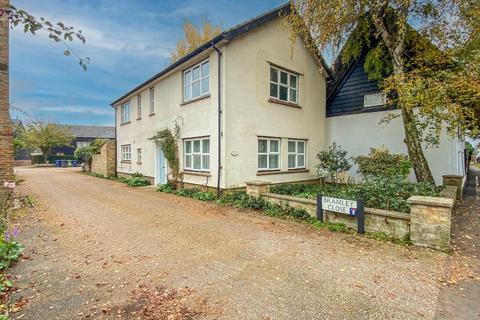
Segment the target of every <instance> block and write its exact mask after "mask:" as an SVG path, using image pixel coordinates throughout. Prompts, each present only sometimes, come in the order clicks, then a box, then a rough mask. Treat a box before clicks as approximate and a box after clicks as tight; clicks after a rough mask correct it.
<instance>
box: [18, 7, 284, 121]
mask: <svg viewBox="0 0 480 320" xmlns="http://www.w3.org/2000/svg"><path fill="white" fill-rule="evenodd" d="M284 2H285V1H284V0H243V1H228V0H202V1H200V0H176V1H167V0H150V1H148V0H42V1H37V0H29V1H27V0H12V4H13V5H15V6H16V7H17V8H21V9H25V10H27V11H28V12H29V13H31V14H33V15H35V16H37V17H45V18H46V19H49V20H51V21H52V22H56V21H62V22H64V23H66V24H67V25H72V26H75V27H77V28H78V29H81V30H82V32H83V33H84V35H85V37H86V38H87V43H86V44H85V45H81V44H80V43H79V42H77V43H73V44H72V47H73V49H74V50H75V51H76V52H77V53H78V54H79V55H80V56H82V57H86V56H88V57H90V58H91V63H90V65H89V67H88V70H87V71H86V72H84V71H83V70H82V69H81V68H80V66H79V65H78V63H77V61H76V60H75V58H73V57H66V56H64V55H63V54H62V52H63V51H64V50H65V48H64V47H63V45H62V44H58V43H54V42H52V41H51V40H49V39H48V38H47V37H46V36H45V35H43V34H40V35H37V36H32V35H30V34H24V33H23V31H22V29H21V28H16V29H13V30H12V31H11V34H10V102H11V105H12V107H13V108H12V117H17V116H18V117H20V118H24V119H27V120H29V119H30V120H31V119H34V120H36V119H41V120H45V121H54V122H60V123H67V124H96V125H113V124H114V118H113V109H112V108H111V107H110V102H112V101H113V100H115V99H116V98H118V97H119V96H121V95H122V94H123V93H125V92H127V91H128V90H130V89H132V88H133V87H134V86H135V85H137V84H139V83H140V82H142V81H143V80H145V79H147V78H148V77H150V76H151V75H153V74H155V73H157V72H158V71H160V70H161V69H163V68H164V67H165V66H167V64H168V56H169V53H170V51H171V50H172V48H174V46H175V44H176V41H177V40H178V39H179V38H180V37H181V36H182V29H181V27H182V24H183V22H185V21H187V20H188V21H192V22H194V23H197V24H198V23H200V21H201V19H202V18H207V19H209V20H210V21H212V22H213V23H214V24H218V25H221V26H222V27H223V28H229V27H231V26H233V25H235V24H238V23H241V22H243V21H244V20H247V19H249V18H252V17H254V16H256V15H258V14H261V13H263V12H265V11H268V10H270V9H272V8H274V7H276V6H278V5H280V4H282V3H284ZM18 109H20V110H21V111H17V110H18Z"/></svg>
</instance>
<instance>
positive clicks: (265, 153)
mask: <svg viewBox="0 0 480 320" xmlns="http://www.w3.org/2000/svg"><path fill="white" fill-rule="evenodd" d="M260 140H265V141H267V151H266V152H259V150H258V144H259V142H260ZM270 141H277V143H278V151H277V152H272V151H271V150H270ZM281 142H282V141H281V139H280V138H267V137H259V138H258V140H257V170H258V171H278V170H280V168H281V166H282V157H281V154H282V153H281V151H282V143H281ZM260 155H266V156H267V167H266V168H260V161H259V159H258V158H259V156H260ZM270 155H278V167H276V168H270Z"/></svg>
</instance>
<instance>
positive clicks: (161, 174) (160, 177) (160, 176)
mask: <svg viewBox="0 0 480 320" xmlns="http://www.w3.org/2000/svg"><path fill="white" fill-rule="evenodd" d="M156 171H157V173H156V175H155V184H156V185H159V184H165V183H167V162H166V160H165V155H164V154H163V151H162V148H160V146H157V170H156Z"/></svg>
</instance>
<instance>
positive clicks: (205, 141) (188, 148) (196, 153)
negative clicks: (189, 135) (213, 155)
mask: <svg viewBox="0 0 480 320" xmlns="http://www.w3.org/2000/svg"><path fill="white" fill-rule="evenodd" d="M183 150H184V151H183V153H184V155H185V159H184V161H185V162H184V165H183V167H184V168H185V170H194V171H209V170H210V138H199V139H186V140H185V141H184V149H183Z"/></svg>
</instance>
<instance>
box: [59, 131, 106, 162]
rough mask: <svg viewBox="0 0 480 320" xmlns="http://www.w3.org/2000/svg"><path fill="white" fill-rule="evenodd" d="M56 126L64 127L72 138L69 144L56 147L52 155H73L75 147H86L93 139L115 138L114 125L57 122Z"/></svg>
mask: <svg viewBox="0 0 480 320" xmlns="http://www.w3.org/2000/svg"><path fill="white" fill-rule="evenodd" d="M57 126H58V127H60V128H62V129H65V131H67V132H68V133H70V134H71V135H72V136H73V137H74V139H73V141H72V144H71V145H69V146H62V147H56V148H53V150H52V155H57V156H73V153H74V152H75V149H77V148H80V147H86V146H88V145H89V144H90V142H92V141H93V140H95V139H115V127H112V126H87V125H76V124H58V125H57Z"/></svg>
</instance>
